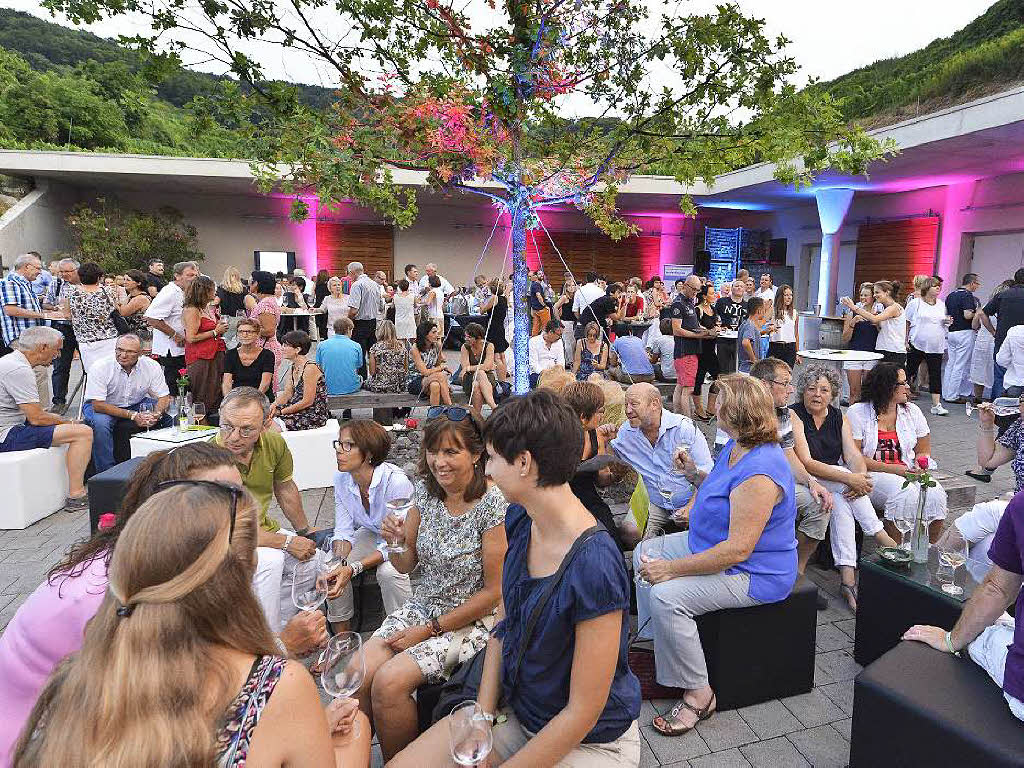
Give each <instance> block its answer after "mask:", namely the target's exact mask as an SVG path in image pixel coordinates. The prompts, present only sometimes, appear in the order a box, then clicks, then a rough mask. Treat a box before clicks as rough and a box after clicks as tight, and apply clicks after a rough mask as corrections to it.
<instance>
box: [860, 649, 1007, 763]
mask: <svg viewBox="0 0 1024 768" xmlns="http://www.w3.org/2000/svg"><path fill="white" fill-rule="evenodd" d="M923 765H927V766H931V767H932V768H940V767H941V766H950V768H953V766H957V768H961V767H962V766H985V768H1009V766H1024V723H1022V722H1021V721H1020V720H1018V719H1017V718H1015V717H1014V716H1013V715H1012V714H1010V710H1009V708H1008V707H1007V704H1006V699H1004V698H1003V691H1002V690H1001V689H1000V688H999V687H998V686H997V685H996V684H995V683H994V682H993V681H992V679H991V678H990V677H989V676H988V674H987V673H986V672H985V670H983V669H982V668H981V667H979V666H978V665H977V664H975V663H974V662H973V661H971V660H970V659H962V658H958V657H956V656H953V655H951V654H948V653H941V652H939V651H936V650H935V649H934V648H930V647H929V646H927V645H925V644H924V643H916V642H911V641H909V640H904V641H903V642H901V643H900V644H899V645H897V646H896V647H895V648H893V649H892V650H891V651H889V652H887V653H886V654H884V655H883V656H882V657H881V658H879V659H878V660H877V661H875V662H874V663H873V664H871V665H870V666H868V667H867V668H865V669H864V671H863V672H861V673H860V674H859V675H858V676H857V680H856V682H855V683H854V694H853V725H852V728H851V735H850V768H876V766H886V767H887V768H911V767H912V766H923Z"/></svg>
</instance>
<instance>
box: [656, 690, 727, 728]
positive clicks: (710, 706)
mask: <svg viewBox="0 0 1024 768" xmlns="http://www.w3.org/2000/svg"><path fill="white" fill-rule="evenodd" d="M715 706H716V700H715V694H714V693H712V694H711V701H709V702H708V703H707V706H704V707H701V708H700V709H697V707H695V706H693V705H692V704H690V703H689V702H687V701H680V702H679V703H678V704H676V705H675V706H674V707H672V711H671V712H670V713H669V716H668V718H666V717H665V716H664V715H658V716H657V717H656V718H654V720H652V721H651V726H652V727H653V728H654V730H656V731H657V732H658V733H660V734H661V735H662V736H682V735H683V734H684V733H689V732H690V731H692V730H693V729H694V728H696V727H697V723H700V722H703V721H704V720H707V719H708V718H709V717H711V716H712V715H713V714H715V712H716V709H715ZM683 707H686V708H687V709H688V710H690V711H691V712H693V714H695V715H696V716H697V723H694V724H693V725H679V724H678V722H676V718H677V717H678V716H679V713H680V711H682V708H683ZM669 718H671V720H669ZM659 720H660V721H661V722H662V723H664V725H658V721H659Z"/></svg>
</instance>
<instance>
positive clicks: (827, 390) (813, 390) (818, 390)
mask: <svg viewBox="0 0 1024 768" xmlns="http://www.w3.org/2000/svg"><path fill="white" fill-rule="evenodd" d="M804 392H809V393H810V394H812V395H816V394H821V395H831V394H832V387H808V388H807V389H805V390H804Z"/></svg>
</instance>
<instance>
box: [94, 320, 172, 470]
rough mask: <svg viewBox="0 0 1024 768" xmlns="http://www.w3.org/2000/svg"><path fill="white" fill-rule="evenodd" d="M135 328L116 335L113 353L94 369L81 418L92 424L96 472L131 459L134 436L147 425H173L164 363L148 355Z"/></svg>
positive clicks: (97, 362) (100, 361) (147, 426)
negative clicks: (129, 331)
mask: <svg viewBox="0 0 1024 768" xmlns="http://www.w3.org/2000/svg"><path fill="white" fill-rule="evenodd" d="M141 353H142V341H140V339H139V337H138V336H136V335H135V334H134V333H126V334H125V335H124V336H121V337H120V338H119V339H118V340H117V344H116V346H115V347H114V355H113V356H112V357H107V358H103V359H102V360H97V361H96V362H95V363H93V364H92V367H91V368H89V376H88V378H87V379H86V386H85V405H84V406H83V407H82V420H83V421H85V423H86V424H88V425H89V426H91V427H92V433H93V437H92V464H93V468H94V469H95V470H96V472H97V473H99V472H104V471H106V470H108V469H110V468H111V467H112V466H114V464H116V463H118V460H120V461H126V460H127V459H128V458H129V456H130V454H131V450H130V447H129V444H130V440H131V436H132V435H133V434H135V433H136V432H139V431H141V430H143V429H150V428H151V427H166V426H170V424H171V419H170V416H168V415H167V406H168V405H170V402H171V396H170V393H169V391H168V389H167V382H166V381H165V379H164V371H163V369H162V368H161V367H160V363H158V362H157V361H156V360H154V359H153V358H151V357H143V356H142V355H141Z"/></svg>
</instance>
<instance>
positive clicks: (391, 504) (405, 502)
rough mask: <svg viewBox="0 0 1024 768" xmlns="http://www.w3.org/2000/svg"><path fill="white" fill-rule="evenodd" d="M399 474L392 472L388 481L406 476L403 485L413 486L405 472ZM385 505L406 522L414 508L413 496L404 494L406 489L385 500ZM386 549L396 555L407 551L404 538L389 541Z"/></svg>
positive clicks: (404, 486)
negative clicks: (407, 516)
mask: <svg viewBox="0 0 1024 768" xmlns="http://www.w3.org/2000/svg"><path fill="white" fill-rule="evenodd" d="M397 475H398V473H396V472H393V473H392V474H391V480H389V481H388V482H389V483H394V482H395V481H396V480H401V479H403V478H404V479H405V482H404V483H401V487H403V488H409V487H410V486H411V484H410V483H409V481H408V478H406V477H405V475H404V474H402V475H401V476H397ZM384 506H385V507H386V508H387V511H388V512H389V513H390V514H392V515H394V516H395V518H397V519H398V520H400V521H401V522H403V523H404V522H405V518H406V515H408V514H409V510H410V509H412V496H406V495H405V494H404V491H403V492H400V493H399V495H397V496H393V497H392V498H390V499H388V500H387V501H385V502H384ZM386 551H387V552H388V553H389V554H390V553H392V552H394V553H395V554H396V555H400V554H401V553H402V552H405V540H404V539H403V540H401V541H389V542H387V547H386Z"/></svg>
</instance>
